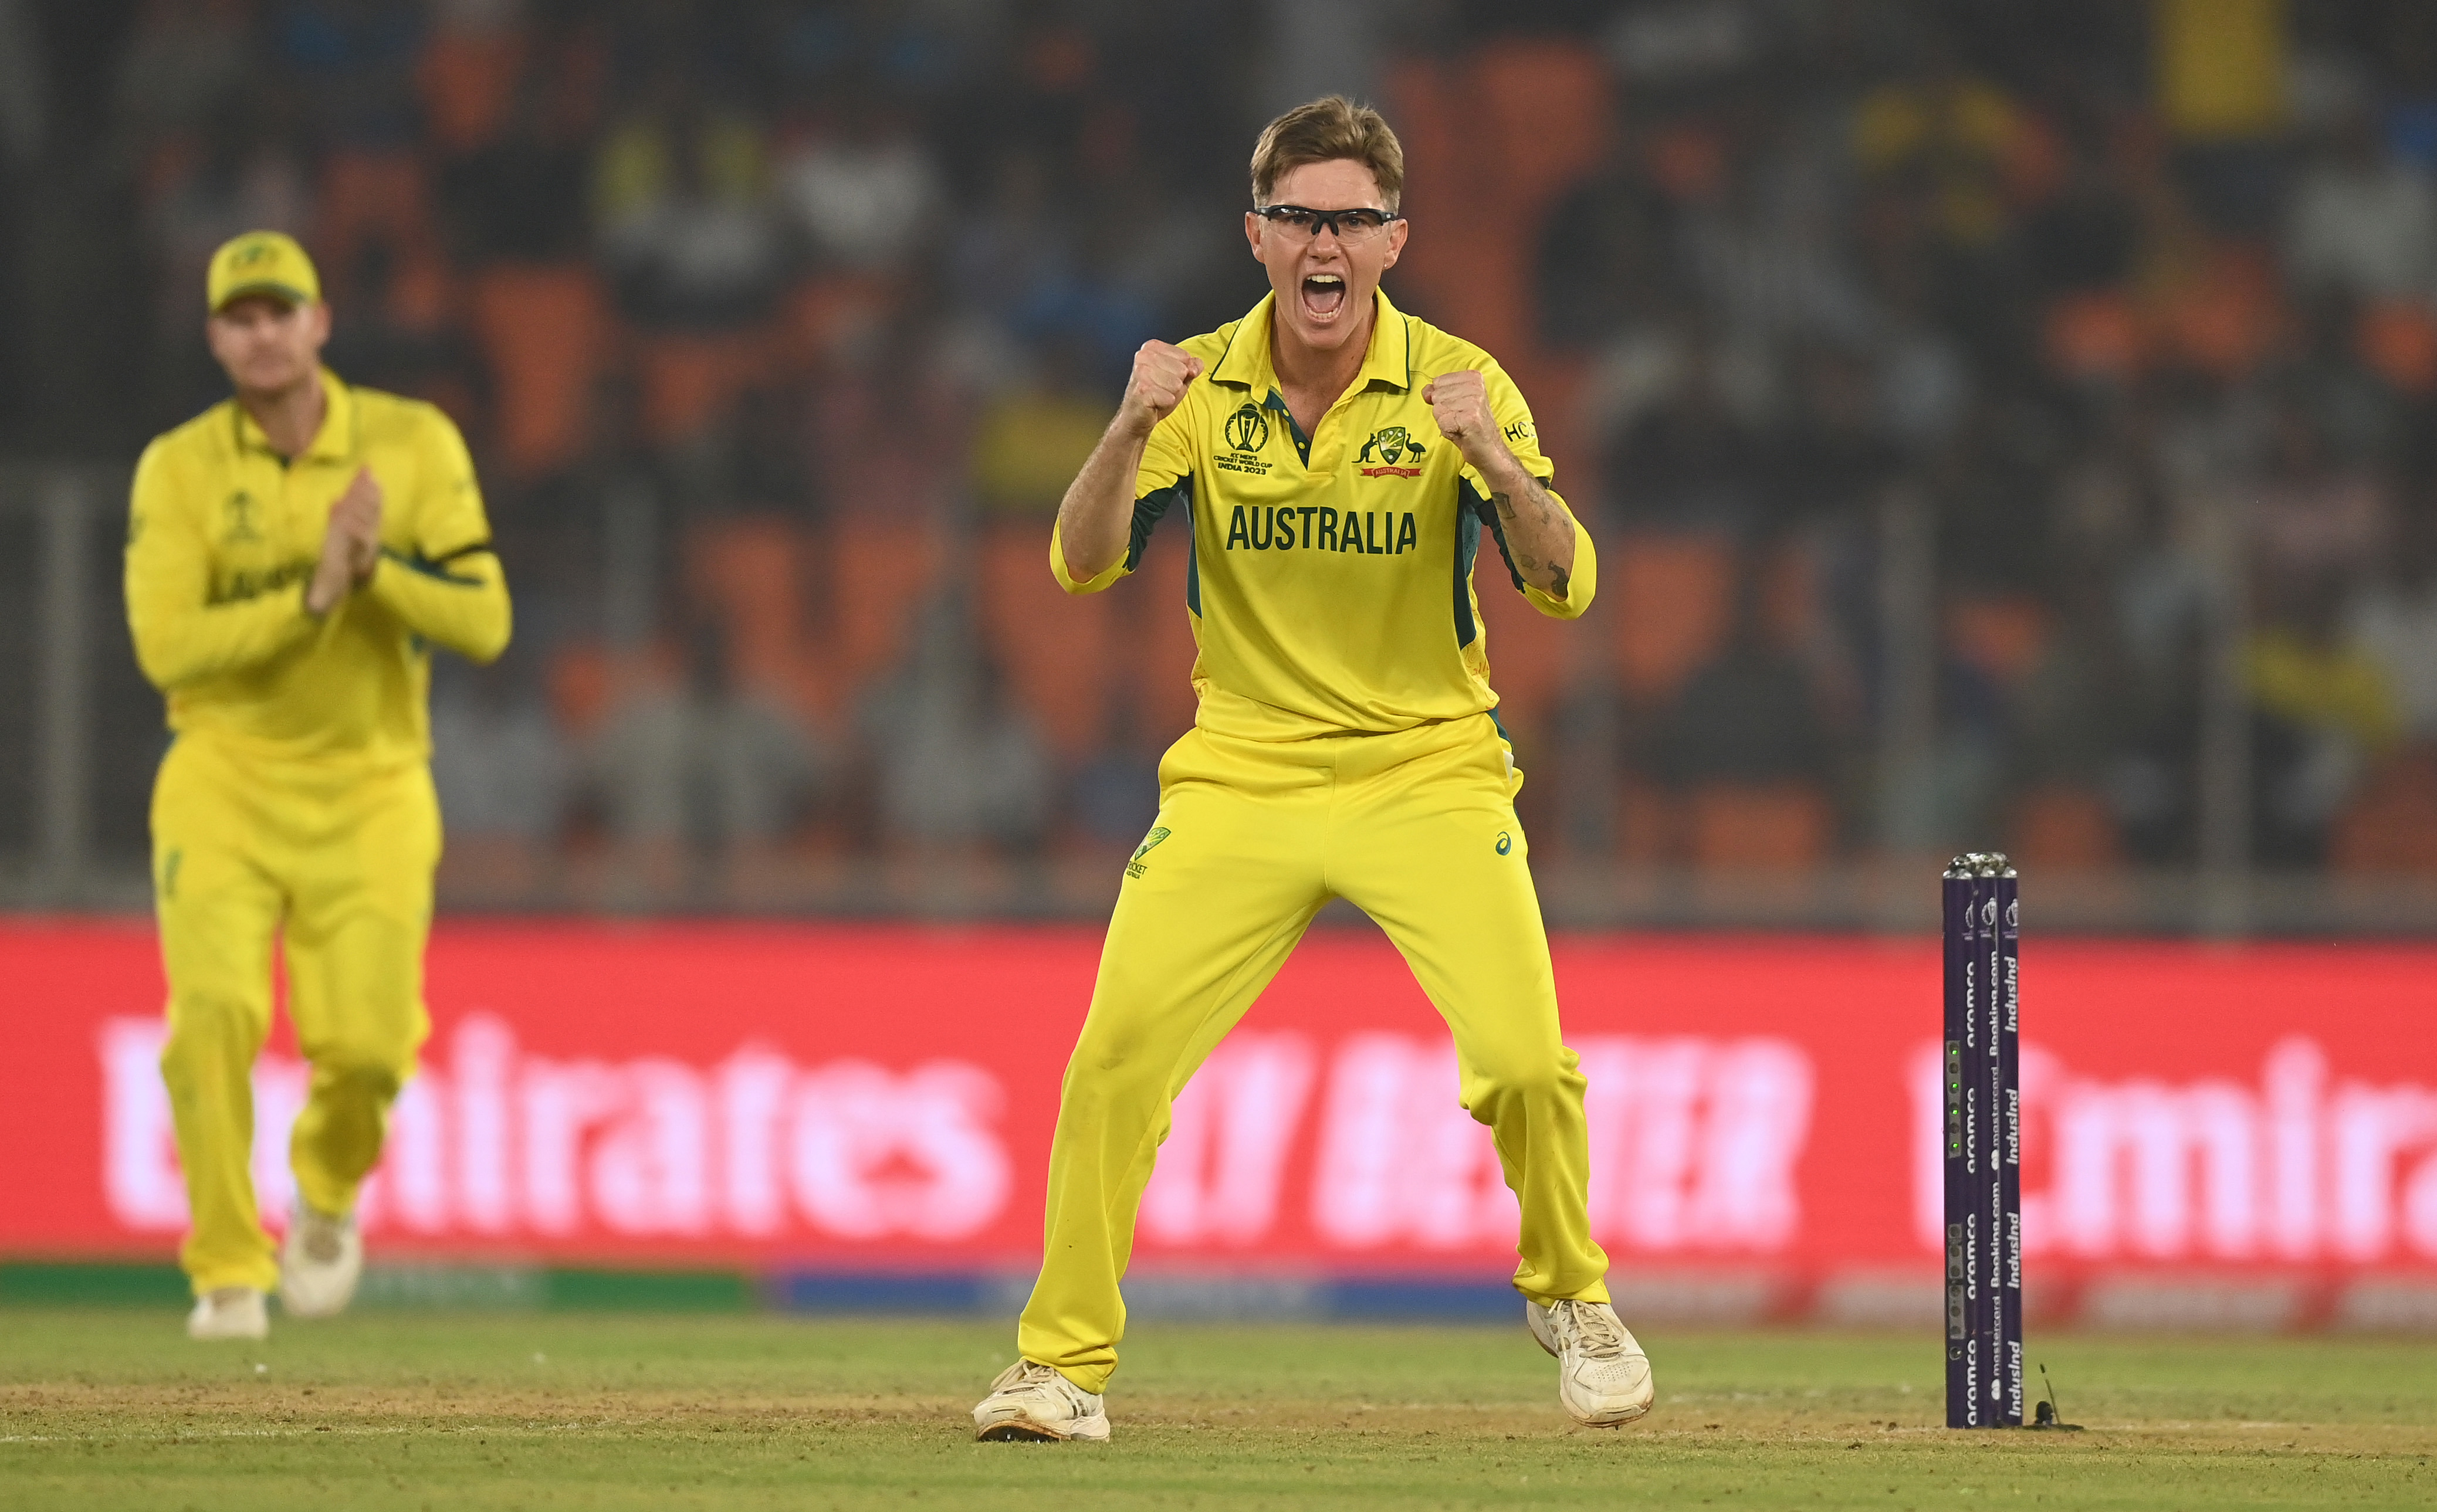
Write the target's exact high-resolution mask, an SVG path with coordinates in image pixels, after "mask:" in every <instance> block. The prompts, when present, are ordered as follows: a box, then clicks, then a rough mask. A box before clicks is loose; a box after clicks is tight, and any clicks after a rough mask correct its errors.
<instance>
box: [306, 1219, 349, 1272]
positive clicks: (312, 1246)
mask: <svg viewBox="0 0 2437 1512" xmlns="http://www.w3.org/2000/svg"><path fill="white" fill-rule="evenodd" d="M296 1222H297V1224H298V1225H299V1226H301V1227H302V1228H303V1229H304V1231H305V1232H304V1240H303V1243H304V1249H305V1258H306V1259H307V1260H311V1261H312V1262H313V1263H314V1264H316V1265H332V1264H336V1263H337V1262H338V1260H339V1257H340V1256H341V1255H342V1254H344V1253H345V1252H346V1245H345V1243H344V1241H345V1238H346V1228H347V1221H346V1220H345V1219H344V1218H333V1217H331V1216H330V1215H329V1214H328V1213H322V1212H315V1211H314V1210H313V1209H312V1208H299V1209H298V1212H297V1217H296Z"/></svg>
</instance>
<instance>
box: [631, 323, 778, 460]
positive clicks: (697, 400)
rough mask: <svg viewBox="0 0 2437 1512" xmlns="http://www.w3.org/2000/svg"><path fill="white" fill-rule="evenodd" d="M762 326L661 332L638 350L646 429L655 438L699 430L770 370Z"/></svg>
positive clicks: (676, 436) (673, 437) (668, 438)
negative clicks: (714, 331) (694, 333)
mask: <svg viewBox="0 0 2437 1512" xmlns="http://www.w3.org/2000/svg"><path fill="white" fill-rule="evenodd" d="M768 358H769V354H768V350H767V344H766V343H765V341H764V340H763V336H762V333H760V332H758V331H750V332H738V333H734V334H730V335H720V336H658V337H654V338H653V339H651V340H649V341H647V342H645V343H644V344H643V346H642V349H641V352H640V367H641V370H642V379H643V428H644V429H645V430H646V431H648V432H649V433H650V434H651V437H652V439H653V440H654V441H682V440H685V439H687V438H689V437H692V436H694V435H697V434H699V433H700V432H701V430H702V428H703V427H704V426H707V425H709V424H710V421H711V419H712V417H713V416H715V415H717V414H719V413H720V412H721V411H722V410H724V409H726V408H728V405H729V404H730V403H731V402H732V401H733V400H734V399H735V398H736V396H737V395H738V394H739V393H741V392H743V391H745V389H748V388H750V387H752V385H753V384H755V383H756V382H758V381H760V380H761V378H762V377H763V375H764V374H766V373H767V372H768V369H769V360H768Z"/></svg>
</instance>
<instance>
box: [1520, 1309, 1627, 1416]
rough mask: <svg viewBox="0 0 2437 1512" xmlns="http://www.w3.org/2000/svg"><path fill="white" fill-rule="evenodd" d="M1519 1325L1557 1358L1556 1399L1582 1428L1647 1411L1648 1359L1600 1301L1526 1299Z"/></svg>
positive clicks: (1622, 1325)
mask: <svg viewBox="0 0 2437 1512" xmlns="http://www.w3.org/2000/svg"><path fill="white" fill-rule="evenodd" d="M1523 1321H1524V1323H1525V1325H1526V1326H1528V1327H1529V1328H1530V1329H1531V1330H1532V1337H1533V1338H1534V1339H1536V1340H1538V1341H1539V1343H1540V1347H1541V1348H1543V1349H1546V1350H1548V1351H1549V1352H1550V1353H1551V1354H1552V1355H1555V1356H1556V1357H1557V1399H1558V1400H1559V1401H1561V1402H1564V1403H1565V1404H1566V1411H1568V1412H1569V1413H1571V1414H1573V1415H1574V1421H1576V1422H1578V1423H1580V1424H1582V1425H1583V1426H1584V1427H1586V1428H1614V1427H1616V1426H1617V1425H1618V1424H1620V1423H1629V1422H1631V1421H1633V1420H1634V1419H1635V1418H1637V1417H1639V1416H1641V1415H1642V1414H1643V1413H1646V1412H1648V1411H1649V1410H1650V1403H1651V1400H1652V1399H1653V1398H1655V1397H1656V1396H1657V1393H1658V1387H1657V1383H1656V1382H1654V1381H1653V1380H1652V1378H1651V1374H1650V1357H1649V1356H1648V1355H1646V1354H1643V1353H1642V1352H1641V1346H1640V1345H1639V1344H1636V1343H1634V1342H1633V1334H1632V1333H1631V1332H1630V1331H1628V1330H1626V1328H1625V1326H1624V1324H1623V1323H1622V1322H1621V1321H1619V1319H1618V1318H1617V1315H1616V1309H1615V1308H1613V1307H1611V1306H1609V1305H1608V1304H1607V1303H1605V1302H1559V1303H1557V1304H1555V1305H1554V1306H1552V1307H1542V1306H1541V1305H1540V1304H1539V1303H1537V1302H1534V1301H1530V1300H1526V1301H1525V1302H1524V1304H1523Z"/></svg>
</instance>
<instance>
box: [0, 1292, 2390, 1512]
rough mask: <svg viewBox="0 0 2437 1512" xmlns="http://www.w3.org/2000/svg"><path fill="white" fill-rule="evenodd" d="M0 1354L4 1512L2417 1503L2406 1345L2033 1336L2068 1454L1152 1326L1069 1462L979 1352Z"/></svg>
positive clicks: (1681, 1339) (305, 1345)
mask: <svg viewBox="0 0 2437 1512" xmlns="http://www.w3.org/2000/svg"><path fill="white" fill-rule="evenodd" d="M0 1339H4V1340H5V1344H0V1507H9V1508H15V1507H29V1508H31V1507H40V1508H46V1509H48V1508H65V1509H70V1512H108V1509H114V1508H122V1507H124V1508H138V1509H142V1512H177V1509H180V1508H185V1507H199V1508H219V1507H227V1508H242V1509H245V1512H276V1509H283V1508H289V1507H295V1508H314V1509H317V1512H320V1509H327V1508H335V1507H346V1508H391V1507H400V1508H423V1507H429V1508H434V1509H439V1512H469V1509H475V1508H494V1507H525V1508H542V1507H607V1508H616V1507H723V1508H727V1507H790V1508H824V1507H841V1508H843V1507H872V1506H889V1507H906V1506H921V1505H932V1506H946V1507H966V1506H971V1507H988V1508H992V1509H1014V1508H1028V1507H1054V1508H1059V1509H1061V1512H1082V1509H1100V1508H1128V1507H1153V1506H1156V1507H1201V1508H1226V1507H1237V1506H1247V1507H1249V1506H1289V1507H1315V1508H1317V1507H1339V1506H1345V1507H1361V1508H1405V1507H1414V1508H1420V1507H1501V1508H1505V1507H1524V1506H1585V1507H1588V1506H1603V1507H1609V1506H1621V1505H1623V1506H1699V1505H1715V1506H1722V1507H1752V1508H1764V1507H1836V1506H1852V1507H1871V1508H1879V1509H1884V1512H1899V1509H1928V1508H1939V1509H1951V1508H1955V1507H1970V1506H1975V1505H1983V1504H2007V1505H2023V1506H2027V1505H2031V1504H2035V1503H2043V1504H2047V1505H2053V1506H2069V1507H2125V1508H2162V1507H2196V1508H2197V1507H2206V1508H2222V1507H2270V1506H2345V1507H2372V1506H2393V1507H2407V1506H2408V1507H2428V1506H2430V1505H2432V1504H2437V1468H2432V1466H2431V1463H2430V1459H2431V1456H2432V1454H2437V1348H2432V1347H2430V1346H2429V1345H2428V1343H2427V1342H2426V1341H2371V1340H2328V1339H2292V1340H2256V1339H2249V1340H2222V1341H2219V1340H2209V1339H2202V1338H2189V1337H2183V1338H2172V1339H2154V1340H2126V1339H2117V1338H2094V1337H2053V1338H2046V1339H2036V1340H2034V1341H2033V1345H2032V1350H2031V1354H2032V1358H2033V1359H2034V1360H2035V1361H2043V1362H2045V1363H2046V1364H2047V1366H2048V1370H2049V1373H2050V1374H2051V1375H2052V1376H2053V1377H2054V1379H2055V1381H2056V1382H2057V1385H2058V1390H2059V1393H2060V1398H2061V1399H2062V1402H2063V1405H2064V1407H2065V1411H2066V1415H2067V1416H2068V1417H2070V1418H2072V1419H2074V1420H2077V1421H2079V1422H2082V1423H2085V1424H2087V1425H2088V1429H2087V1431H2086V1432H2083V1433H2079V1434H2013V1433H2008V1434H1993V1433H1979V1434H1959V1433H1949V1432H1947V1431H1946V1430H1945V1429H1943V1428H1941V1427H1938V1426H1937V1422H1938V1421H1939V1419H1940V1417H1941V1416H1942V1408H1941V1403H1940V1399H1939V1396H1938V1391H1937V1354H1936V1349H1935V1346H1934V1345H1929V1344H1926V1343H1925V1342H1924V1341H1922V1340H1920V1339H1915V1338H1909V1337H1902V1336H1894V1335H1832V1334H1821V1333H1811V1332H1778V1333H1732V1334H1697V1333H1675V1332H1670V1331H1668V1330H1659V1329H1652V1330H1647V1331H1646V1333H1645V1337H1644V1342H1645V1343H1646V1344H1647V1345H1648V1346H1649V1347H1650V1348H1651V1351H1652V1354H1653V1357H1654V1358H1655V1359H1656V1361H1657V1368H1658V1372H1659V1387H1660V1390H1659V1404H1658V1407H1657V1411H1655V1412H1654V1413H1653V1414H1652V1416H1650V1417H1649V1418H1648V1419H1646V1420H1645V1421H1644V1422H1642V1423H1641V1424H1639V1425H1638V1426H1636V1427H1633V1428H1629V1429H1625V1430H1622V1431H1619V1432H1604V1433H1594V1432H1587V1431H1584V1430H1580V1429H1576V1428H1574V1427H1573V1426H1571V1425H1570V1424H1569V1422H1568V1421H1567V1420H1566V1418H1565V1417H1564V1416H1563V1415H1562V1414H1561V1413H1560V1412H1559V1410H1558V1408H1557V1405H1556V1401H1555V1392H1554V1383H1553V1379H1552V1367H1551V1365H1550V1363H1549V1361H1548V1360H1547V1359H1546V1357H1544V1356H1543V1355H1541V1354H1540V1352H1539V1351H1538V1350H1537V1349H1536V1348H1535V1347H1533V1345H1532V1344H1531V1342H1530V1341H1529V1340H1528V1339H1527V1338H1526V1337H1525V1336H1524V1333H1523V1330H1522V1329H1521V1328H1520V1326H1519V1324H1518V1326H1517V1327H1516V1328H1513V1329H1504V1330H1490V1329H1470V1328H1347V1327H1321V1326H1287V1325H1263V1326H1257V1327H1212V1326H1200V1325H1197V1326H1183V1325H1174V1324H1160V1323H1155V1322H1154V1323H1145V1324H1142V1325H1140V1326H1138V1327H1137V1329H1136V1330H1135V1337H1134V1339H1133V1340H1132V1341H1131V1342H1130V1343H1129V1345H1128V1347H1127V1361H1126V1367H1125V1369H1124V1371H1123V1372H1122V1373H1121V1374H1120V1375H1119V1377H1118V1380H1117V1384H1116V1386H1115V1387H1114V1388H1113V1391H1112V1393H1111V1395H1110V1416H1111V1417H1112V1418H1113V1422H1114V1424H1115V1430H1116V1440H1115V1442H1114V1443H1113V1444H1111V1445H1109V1446H1107V1447H1105V1448H1090V1447H1081V1446H1027V1445H998V1444H975V1443H973V1442H972V1441H971V1433H970V1428H969V1426H968V1424H967V1421H966V1418H965V1416H964V1415H965V1412H966V1410H967V1408H969V1407H970V1406H971V1405H972V1402H973V1399H974V1397H975V1396H977V1395H978V1394H979V1392H980V1390H981V1388H982V1386H983V1385H984V1383H985V1382H987V1381H988V1380H989V1378H990V1376H991V1374H992V1373H993V1372H994V1371H995V1370H996V1369H998V1368H999V1367H1000V1366H1001V1365H1003V1364H1005V1363H1006V1361H1007V1358H1008V1346H1009V1330H1008V1328H1006V1327H1004V1326H998V1325H983V1324H974V1323H966V1322H956V1323H920V1322H899V1321H888V1320H878V1321H864V1320H858V1321H804V1320H796V1319H781V1318H772V1317H755V1316H741V1317H740V1316H703V1317H686V1316H674V1315H665V1314H662V1315H619V1314H610V1313H597V1314H588V1315H587V1314H567V1313H547V1314H529V1315H496V1314H495V1315H479V1314H458V1315H445V1314H420V1315H418V1314H409V1313H388V1314H369V1315H365V1316H360V1317H353V1318H347V1319H342V1320H340V1321H338V1322H335V1323H327V1324H322V1325H318V1326H308V1325H288V1326H282V1327H280V1328H279V1329H278V1330H277V1331H276V1333H275V1334H274V1336H273V1338H272V1341H271V1342H270V1343H268V1344H266V1345H251V1346H249V1345H216V1346H203V1345H195V1344H190V1343H188V1342H187V1341H186V1340H185V1339H184V1337H183V1336H182V1335H181V1334H180V1333H179V1331H178V1327H177V1320H176V1318H175V1316H174V1315H170V1314H164V1313H160V1312H143V1311H115V1312H71V1311H48V1310H34V1309H9V1310H7V1311H6V1312H0ZM2034 1379H2037V1378H2036V1376H2035V1377H2034Z"/></svg>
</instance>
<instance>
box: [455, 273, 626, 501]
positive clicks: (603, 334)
mask: <svg viewBox="0 0 2437 1512" xmlns="http://www.w3.org/2000/svg"><path fill="white" fill-rule="evenodd" d="M472 306H473V323H474V333H475V339H476V340H477V341H478V342H479V343H480V344H481V346H482V355H483V356H484V357H485V359H486V360H487V361H488V363H489V366H490V370H491V377H492V384H493V388H494V390H495V391H496V394H497V403H498V408H499V414H498V420H497V424H498V433H499V438H500V455H501V456H502V457H503V459H504V460H505V461H506V462H507V464H508V466H509V468H510V470H511V471H513V472H516V473H519V474H522V475H523V476H525V477H528V478H530V477H532V476H534V475H535V474H538V473H544V472H548V471H549V470H550V469H552V468H553V467H556V466H559V465H561V464H563V463H565V462H567V461H570V460H572V459H573V458H574V457H575V455H576V454H577V453H578V452H580V451H581V450H582V449H583V447H584V443H585V430H586V423H587V410H588V408H589V407H590V405H591V401H592V391H593V388H594V386H595V385H596V383H597V382H598V381H599V378H600V374H601V373H602V370H603V369H604V367H605V365H606V364H607V361H608V358H609V354H610V347H611V344H612V342H611V326H610V319H609V308H608V302H607V300H606V299H605V297H604V295H603V293H602V290H601V285H600V281H599V280H598V279H597V278H595V277H594V276H593V273H592V271H591V269H587V268H585V267H583V266H581V265H580V264H570V265H567V266H563V267H530V266H527V267H518V266H500V267H496V268H488V269H483V270H482V272H480V273H477V274H475V275H474V279H473V297H472Z"/></svg>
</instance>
